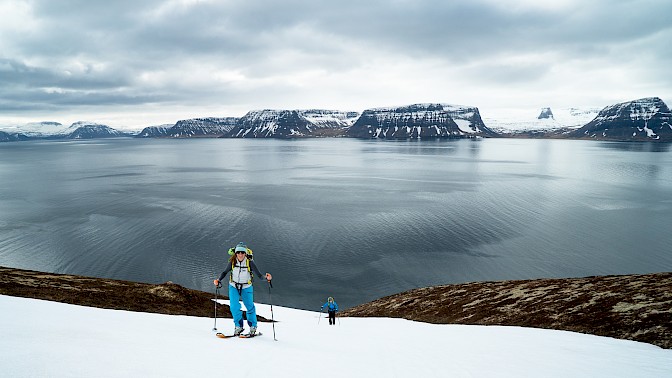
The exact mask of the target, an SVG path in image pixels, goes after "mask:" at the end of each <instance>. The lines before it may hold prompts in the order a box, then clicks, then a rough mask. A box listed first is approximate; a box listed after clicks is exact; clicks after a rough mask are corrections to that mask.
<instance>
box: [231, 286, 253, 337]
mask: <svg viewBox="0 0 672 378" xmlns="http://www.w3.org/2000/svg"><path fill="white" fill-rule="evenodd" d="M241 297H242V299H243V303H244V304H245V308H246V309H247V324H248V325H249V326H250V327H256V326H257V310H256V309H255V308H254V289H253V287H252V286H250V287H248V288H245V289H242V290H241V292H240V293H238V289H236V288H235V287H234V286H231V285H229V307H230V308H231V315H233V324H235V325H236V327H242V326H243V310H242V309H241V306H240V299H241Z"/></svg>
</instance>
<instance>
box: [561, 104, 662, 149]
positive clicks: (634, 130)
mask: <svg viewBox="0 0 672 378" xmlns="http://www.w3.org/2000/svg"><path fill="white" fill-rule="evenodd" d="M570 137H573V138H581V139H594V140H614V141H672V115H671V114H670V109H669V108H668V107H667V105H666V104H665V103H664V102H663V100H661V99H660V98H658V97H650V98H642V99H639V100H634V101H628V102H623V103H620V104H615V105H611V106H607V107H605V108H604V109H602V110H601V111H600V112H599V114H598V115H597V117H595V119H593V120H592V121H590V122H589V123H588V124H586V125H585V126H583V127H581V128H580V129H578V130H576V131H574V132H573V133H571V134H570Z"/></svg>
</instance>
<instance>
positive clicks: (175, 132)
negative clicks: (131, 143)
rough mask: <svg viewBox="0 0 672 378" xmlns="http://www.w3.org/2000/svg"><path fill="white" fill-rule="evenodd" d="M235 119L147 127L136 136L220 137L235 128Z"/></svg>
mask: <svg viewBox="0 0 672 378" xmlns="http://www.w3.org/2000/svg"><path fill="white" fill-rule="evenodd" d="M236 122H238V118H237V117H223V118H218V117H206V118H191V119H183V120H180V121H177V123H175V125H172V126H171V125H160V126H149V127H145V128H144V129H142V131H141V132H140V133H139V134H138V135H137V137H139V138H161V137H170V138H191V137H220V136H222V135H224V134H226V133H227V132H229V131H230V130H231V129H232V128H234V127H235V126H236Z"/></svg>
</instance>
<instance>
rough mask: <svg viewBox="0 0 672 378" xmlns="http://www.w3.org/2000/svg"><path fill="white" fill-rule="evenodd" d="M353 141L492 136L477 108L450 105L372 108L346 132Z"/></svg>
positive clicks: (492, 133)
mask: <svg viewBox="0 0 672 378" xmlns="http://www.w3.org/2000/svg"><path fill="white" fill-rule="evenodd" d="M347 134H348V136H351V137H355V138H380V139H422V138H461V137H472V136H494V135H495V133H494V132H492V130H490V129H489V128H487V127H486V126H485V125H484V124H483V121H482V120H481V116H480V114H479V111H478V108H476V107H473V106H463V105H451V104H414V105H408V106H401V107H389V108H373V109H367V110H365V111H364V112H363V113H362V116H361V117H359V119H358V120H357V122H355V124H354V125H352V127H350V128H349V129H348V133H347Z"/></svg>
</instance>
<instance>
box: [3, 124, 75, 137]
mask: <svg viewBox="0 0 672 378" xmlns="http://www.w3.org/2000/svg"><path fill="white" fill-rule="evenodd" d="M69 128H70V126H65V125H62V124H61V123H59V122H52V121H45V122H30V123H26V124H23V125H13V126H4V127H0V130H1V131H4V132H5V133H8V134H15V135H18V134H23V135H24V136H26V137H28V138H45V137H50V136H54V135H65V134H66V133H67V132H66V130H68V129H69Z"/></svg>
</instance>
